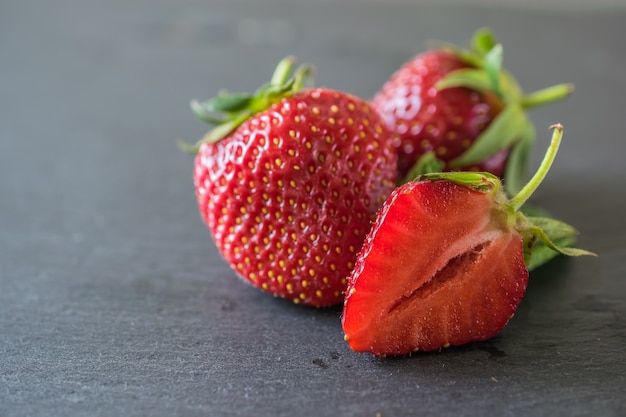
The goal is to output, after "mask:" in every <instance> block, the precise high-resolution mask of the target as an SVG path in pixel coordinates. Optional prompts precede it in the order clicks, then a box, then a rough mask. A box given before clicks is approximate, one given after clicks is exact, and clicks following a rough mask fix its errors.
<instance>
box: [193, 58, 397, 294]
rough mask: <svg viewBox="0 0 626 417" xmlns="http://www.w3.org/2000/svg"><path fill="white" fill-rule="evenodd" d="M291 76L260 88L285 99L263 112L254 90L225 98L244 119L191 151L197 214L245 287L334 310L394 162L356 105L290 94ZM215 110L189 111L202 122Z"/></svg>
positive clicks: (373, 120)
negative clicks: (196, 114)
mask: <svg viewBox="0 0 626 417" xmlns="http://www.w3.org/2000/svg"><path fill="white" fill-rule="evenodd" d="M285 62H287V64H286V63H285ZM285 65H286V66H285ZM290 71H291V61H284V62H282V63H281V64H280V65H279V67H278V68H277V73H278V74H279V75H278V76H276V75H275V77H274V79H273V82H272V83H271V84H270V85H269V87H268V86H266V87H265V88H275V89H278V90H286V91H281V92H280V93H277V94H275V97H274V98H272V99H271V100H270V101H271V102H270V103H261V105H259V104H258V103H255V102H254V101H255V100H257V101H261V100H263V97H267V96H268V94H267V92H265V91H264V90H263V89H262V90H261V92H258V93H257V95H256V96H254V97H252V96H250V98H246V96H234V98H233V96H230V97H229V98H228V99H229V100H231V101H234V102H237V101H241V102H245V106H244V107H243V108H237V111H238V112H239V114H241V115H243V116H231V119H233V120H238V119H245V120H243V121H241V123H240V124H237V126H235V127H234V129H233V130H229V131H228V132H227V133H226V134H224V137H223V138H222V137H221V135H220V134H219V133H220V132H219V131H218V134H217V135H216V136H218V139H219V140H215V138H213V137H211V135H212V133H211V132H210V133H209V134H208V135H209V136H210V138H209V139H210V140H209V141H208V142H207V143H203V144H202V145H201V146H200V148H199V151H198V154H197V156H196V159H195V170H194V183H195V187H196V195H197V198H198V206H199V209H200V213H201V215H202V218H203V219H204V220H205V222H206V224H207V225H208V227H209V229H210V231H211V232H212V234H213V237H214V240H215V243H216V245H217V247H218V248H219V250H220V252H221V254H222V255H223V257H224V258H225V259H226V261H227V262H228V263H229V264H230V266H231V267H232V268H233V269H234V270H235V271H236V272H237V274H239V275H240V276H241V277H243V278H244V279H245V280H247V281H248V282H250V283H251V284H253V285H254V286H257V287H259V288H261V289H263V290H264V291H267V292H269V293H271V294H274V295H276V296H280V297H285V298H288V299H291V300H293V301H294V302H297V303H302V304H306V305H313V306H327V305H333V304H338V303H341V302H342V301H343V295H344V291H345V287H346V277H347V276H348V274H349V272H350V270H351V269H352V267H353V266H354V261H355V259H356V253H357V252H358V250H359V249H360V247H361V245H362V243H363V240H364V238H365V235H366V234H367V232H368V231H369V227H370V222H371V221H372V220H373V217H374V215H375V213H376V211H377V209H378V208H379V207H380V205H381V204H382V202H383V201H384V200H385V198H386V197H387V196H388V195H389V193H390V192H391V190H392V189H393V186H394V184H395V179H396V178H395V175H396V155H395V152H394V151H393V148H392V145H391V135H390V133H389V132H388V131H387V129H386V128H384V126H383V124H382V122H381V121H380V119H379V117H378V116H377V115H376V113H375V112H373V111H370V107H369V105H368V104H367V103H366V102H365V101H363V100H362V99H359V98H357V97H355V96H352V95H349V94H346V93H342V92H339V91H332V90H327V89H305V90H301V91H298V90H299V87H301V82H300V81H298V80H296V83H295V85H294V80H293V79H291V80H285V78H286V75H287V74H289V73H290ZM300 75H302V73H301V72H300ZM276 78H278V80H276ZM272 86H274V87H272ZM284 86H286V87H284ZM279 87H280V88H279ZM283 87H284V88H283ZM242 97H243V98H242ZM220 99H221V100H223V99H225V97H221V98H218V99H216V100H220ZM236 104H237V103H236ZM227 105H228V106H230V107H228V106H227V107H228V110H229V111H231V112H232V105H231V104H230V103H227ZM219 106H223V105H222V104H220V103H218V105H217V107H219ZM237 106H239V104H237ZM237 106H235V107H237ZM215 107H216V104H215V102H214V101H213V102H207V103H205V104H204V108H203V107H202V105H201V104H199V103H194V108H195V109H196V112H198V113H199V115H200V116H201V117H204V116H206V114H207V110H215ZM207 108H208V109H207ZM251 108H253V109H254V110H255V111H254V114H253V115H250V114H249V113H250V112H251V110H250V109H251ZM259 108H260V110H258V109H259ZM222 110H224V109H223V108H222ZM256 110H258V111H256ZM226 122H227V123H228V121H226ZM219 128H220V127H218V128H216V129H219Z"/></svg>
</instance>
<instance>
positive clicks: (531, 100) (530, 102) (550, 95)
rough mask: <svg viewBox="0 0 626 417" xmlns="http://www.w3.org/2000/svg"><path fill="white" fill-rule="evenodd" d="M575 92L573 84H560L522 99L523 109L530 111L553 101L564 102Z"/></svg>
mask: <svg viewBox="0 0 626 417" xmlns="http://www.w3.org/2000/svg"><path fill="white" fill-rule="evenodd" d="M573 92H574V85H573V84H558V85H553V86H552V87H547V88H544V89H541V90H539V91H535V92H533V93H530V94H526V95H524V96H523V97H522V99H521V103H522V107H524V108H525V109H530V108H533V107H537V106H541V105H544V104H546V103H551V102H553V101H557V100H562V99H564V98H565V97H567V96H569V95H570V94H572V93H573Z"/></svg>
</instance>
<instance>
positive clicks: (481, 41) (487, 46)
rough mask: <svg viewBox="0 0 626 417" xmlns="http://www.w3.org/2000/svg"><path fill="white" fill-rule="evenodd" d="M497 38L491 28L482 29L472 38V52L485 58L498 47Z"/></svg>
mask: <svg viewBox="0 0 626 417" xmlns="http://www.w3.org/2000/svg"><path fill="white" fill-rule="evenodd" d="M496 43H497V42H496V38H495V36H494V34H493V32H492V31H491V29H489V28H480V29H478V30H477V31H476V32H474V36H473V37H472V50H473V51H474V52H475V53H477V54H478V55H480V56H485V55H487V53H488V52H489V51H491V50H492V49H493V47H494V46H495V45H496Z"/></svg>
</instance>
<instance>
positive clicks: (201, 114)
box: [189, 100, 226, 125]
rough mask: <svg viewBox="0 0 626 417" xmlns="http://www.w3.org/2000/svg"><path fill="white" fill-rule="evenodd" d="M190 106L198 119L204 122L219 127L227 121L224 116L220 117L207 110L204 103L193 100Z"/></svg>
mask: <svg viewBox="0 0 626 417" xmlns="http://www.w3.org/2000/svg"><path fill="white" fill-rule="evenodd" d="M189 105H190V107H191V110H192V111H193V112H194V114H195V115H196V117H198V118H199V119H200V120H202V121H203V122H207V123H211V124H215V125H217V124H221V123H224V122H225V121H226V117H225V116H224V115H221V116H218V115H215V114H212V113H210V112H209V111H208V110H207V108H206V107H205V106H203V105H202V103H200V102H199V101H198V100H192V101H191V103H190V104H189Z"/></svg>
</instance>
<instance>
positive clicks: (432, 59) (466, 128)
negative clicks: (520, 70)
mask: <svg viewBox="0 0 626 417" xmlns="http://www.w3.org/2000/svg"><path fill="white" fill-rule="evenodd" d="M473 46H474V48H473V50H472V51H465V50H459V49H456V48H452V47H446V48H442V49H435V50H431V51H427V52H425V53H423V54H420V55H418V56H416V57H415V58H413V59H412V60H410V61H409V62H407V63H406V64H404V65H403V66H402V67H401V68H400V69H399V70H398V71H397V72H396V73H394V74H393V76H392V77H391V78H390V79H389V81H387V82H386V83H385V84H384V86H383V87H382V88H381V90H380V91H379V92H378V93H377V94H376V95H375V96H374V98H373V99H372V101H371V103H372V106H373V107H374V108H375V109H376V110H377V111H378V112H379V113H380V115H381V116H382V117H383V120H384V121H385V123H386V124H387V127H388V128H389V129H390V130H392V131H393V132H395V133H396V134H397V135H398V139H397V141H396V143H395V146H396V147H397V149H398V153H399V159H398V169H399V175H400V176H401V177H406V176H408V179H413V178H415V176H416V175H418V174H422V173H426V172H436V171H440V170H446V171H449V170H455V171H460V170H464V171H487V172H490V173H492V174H494V175H496V176H498V177H503V176H505V174H506V177H507V187H508V186H510V187H511V191H519V190H518V189H517V190H514V188H516V187H517V188H519V186H520V185H521V183H522V182H523V176H524V170H525V165H526V159H527V155H528V152H529V150H530V149H529V145H530V143H531V142H532V140H533V138H534V128H533V126H532V124H531V122H530V121H529V120H528V118H527V117H526V115H525V113H524V109H526V108H530V107H534V106H537V105H540V104H544V103H547V102H550V101H554V100H557V99H560V98H562V97H564V96H566V95H568V94H569V93H570V92H571V91H572V86H571V85H558V86H555V87H551V88H549V89H546V90H542V91H540V92H537V93H534V94H531V95H523V94H522V92H521V90H520V88H519V87H518V86H517V84H516V82H515V80H514V79H513V78H512V77H511V76H510V75H509V74H508V73H506V72H505V71H504V70H503V69H502V68H501V61H502V55H501V54H502V49H501V46H500V45H498V44H496V42H495V40H494V39H493V36H492V34H491V33H489V32H488V31H485V30H481V31H478V32H477V33H476V35H475V37H474V43H473ZM516 147H517V150H516V151H515V152H514V154H513V155H512V156H511V157H510V155H511V152H512V149H514V148H516ZM425 156H427V158H426V159H424V158H425ZM433 159H434V160H436V164H434V165H433ZM507 170H508V172H505V171H507ZM509 177H511V178H509ZM509 183H510V184H509Z"/></svg>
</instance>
